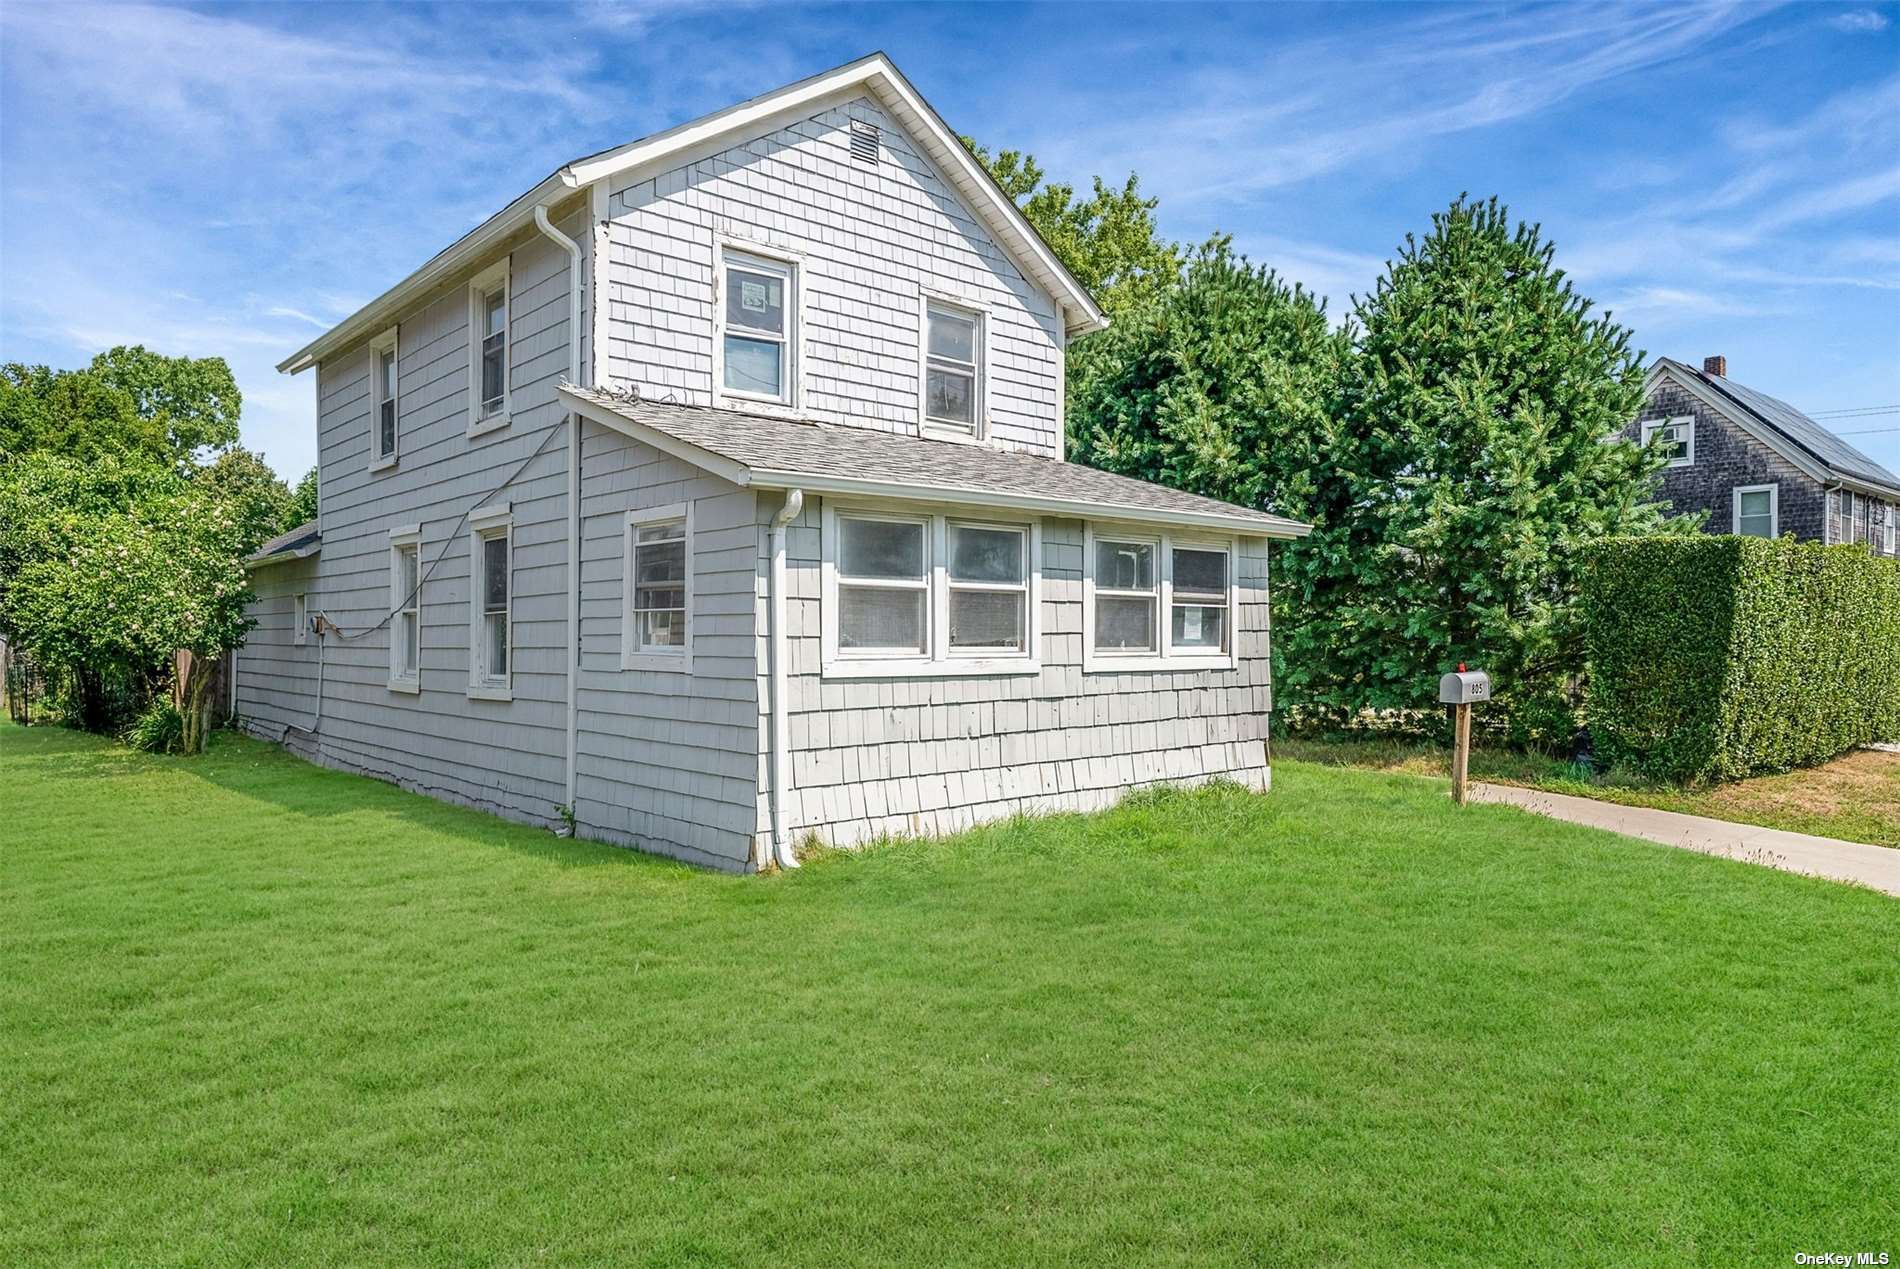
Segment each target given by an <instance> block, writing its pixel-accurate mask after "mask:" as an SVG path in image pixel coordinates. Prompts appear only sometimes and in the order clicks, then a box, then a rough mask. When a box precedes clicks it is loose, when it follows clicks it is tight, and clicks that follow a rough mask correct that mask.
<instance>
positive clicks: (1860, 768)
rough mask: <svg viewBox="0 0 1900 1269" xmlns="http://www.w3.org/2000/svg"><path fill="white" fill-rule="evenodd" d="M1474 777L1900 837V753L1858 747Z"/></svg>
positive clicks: (1405, 752)
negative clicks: (1675, 779)
mask: <svg viewBox="0 0 1900 1269" xmlns="http://www.w3.org/2000/svg"><path fill="white" fill-rule="evenodd" d="M1274 753H1275V755H1276V756H1278V757H1291V758H1293V759H1294V760H1296V761H1300V762H1316V763H1322V764H1325V765H1328V766H1342V767H1361V768H1365V769H1367V770H1373V771H1402V772H1406V773H1408V774H1411V775H1429V776H1439V777H1443V778H1445V779H1449V778H1450V777H1451V751H1450V749H1449V748H1447V747H1446V746H1444V745H1434V744H1430V743H1427V742H1424V741H1414V740H1400V739H1385V738H1379V739H1372V738H1367V739H1333V738H1324V739H1322V738H1316V737H1306V736H1300V737H1289V738H1287V739H1283V740H1276V741H1275V742H1274ZM1471 777H1472V779H1474V780H1491V781H1495V782H1497V783H1499V784H1521V785H1525V786H1528V787H1530V788H1536V789H1548V790H1550V791H1551V792H1552V793H1568V794H1572V795H1574V796H1576V797H1585V798H1596V799H1598V800H1599V801H1604V802H1619V803H1622V804H1623V805H1625V806H1649V807H1654V808H1656V809H1657V810H1659V811H1680V812H1682V813H1683V814H1685V815H1706V816H1708V817H1709V818H1711V819H1718V820H1728V821H1730V822H1732V823H1737V824H1759V825H1761V826H1762V827H1764V828H1781V829H1787V830H1789V831H1790V832H1795V833H1812V834H1814V835H1815V836H1817V837H1837V838H1840V839H1842V840H1844V841H1850V842H1867V843H1869V844H1871V845H1874V846H1900V753H1884V752H1879V751H1875V750H1871V749H1863V750H1856V751H1855V752H1853V753H1848V754H1843V755H1841V756H1840V757H1838V758H1835V759H1834V760H1833V761H1831V762H1824V763H1822V764H1820V765H1819V766H1814V767H1803V768H1801V769H1799V770H1796V771H1786V772H1782V773H1780V774H1778V775H1765V776H1756V777H1755V778H1753V779H1750V780H1737V781H1735V782H1734V783H1732V784H1704V785H1696V786H1692V787H1688V788H1682V787H1678V786H1675V785H1668V784H1658V783H1656V782H1654V781H1648V780H1643V779H1640V778H1638V777H1636V776H1632V775H1630V774H1628V773H1626V772H1621V771H1611V772H1585V771H1583V770H1581V769H1579V768H1578V766H1577V765H1576V764H1575V763H1572V762H1567V761H1564V760H1562V759H1558V758H1548V757H1540V756H1539V755H1537V754H1529V753H1520V752H1516V751H1513V750H1509V749H1473V750H1472V753H1471ZM1896 1263H1900V1256H1897V1257H1896Z"/></svg>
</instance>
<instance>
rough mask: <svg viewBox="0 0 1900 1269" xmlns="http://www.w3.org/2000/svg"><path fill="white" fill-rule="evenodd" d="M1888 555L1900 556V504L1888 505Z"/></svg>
mask: <svg viewBox="0 0 1900 1269" xmlns="http://www.w3.org/2000/svg"><path fill="white" fill-rule="evenodd" d="M1886 523H1887V554H1889V555H1894V554H1900V503H1892V502H1890V503H1888V504H1887V521H1886Z"/></svg>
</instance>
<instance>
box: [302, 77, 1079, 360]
mask: <svg viewBox="0 0 1900 1269" xmlns="http://www.w3.org/2000/svg"><path fill="white" fill-rule="evenodd" d="M843 92H862V93H864V94H866V95H869V96H871V97H873V98H874V99H876V101H877V102H878V104H879V105H880V106H882V107H883V108H884V109H885V110H886V111H888V112H889V113H890V115H891V117H892V118H894V119H895V120H896V121H897V122H898V123H899V124H900V125H902V126H903V127H904V129H905V130H906V131H908V132H909V133H910V134H911V136H913V137H914V138H916V140H917V142H918V144H919V146H920V147H921V148H922V149H923V151H924V153H925V154H926V155H927V156H928V157H929V158H930V160H931V161H932V162H933V163H935V164H936V165H937V168H938V169H939V170H940V171H942V172H943V173H944V174H945V175H946V176H948V177H949V179H950V183H951V184H952V185H953V186H954V187H955V188H956V192H957V193H958V194H960V195H961V196H962V197H963V199H964V201H965V202H967V203H968V204H969V206H970V209H971V210H972V211H974V212H975V213H976V215H977V217H978V219H979V220H981V221H982V223H983V226H984V228H986V229H988V230H989V231H990V232H991V233H992V234H994V235H995V236H996V239H997V242H998V243H999V244H1000V245H1001V246H1002V247H1003V248H1004V250H1006V251H1008V252H1009V253H1010V256H1011V258H1013V259H1014V260H1015V261H1016V262H1017V264H1018V265H1019V266H1020V267H1021V268H1022V269H1023V271H1024V273H1025V274H1026V275H1027V276H1028V277H1029V278H1031V279H1032V280H1033V281H1035V282H1036V283H1037V284H1039V285H1040V286H1041V287H1042V288H1043V289H1044V290H1046V291H1048V292H1049V294H1050V295H1052V296H1053V297H1055V301H1056V305H1057V308H1058V310H1059V312H1060V313H1061V315H1062V316H1063V324H1064V328H1065V330H1066V331H1067V333H1068V334H1070V335H1082V334H1087V333H1088V332H1089V331H1093V330H1101V329H1102V328H1103V327H1105V326H1107V325H1108V319H1107V318H1106V317H1104V316H1103V315H1102V310H1101V309H1100V308H1099V307H1097V305H1096V303H1095V300H1094V297H1092V296H1091V295H1089V293H1088V291H1087V290H1086V289H1085V288H1084V287H1083V286H1082V284H1081V283H1080V282H1077V281H1076V280H1075V276H1074V275H1073V274H1071V273H1070V272H1069V270H1068V269H1067V268H1066V267H1065V266H1064V265H1063V263H1062V261H1061V260H1059V259H1058V258H1057V257H1056V253H1055V252H1054V251H1053V250H1051V249H1050V247H1049V244H1048V243H1046V242H1044V241H1043V239H1042V235H1040V234H1038V233H1037V232H1036V230H1035V228H1034V227H1033V226H1032V225H1030V223H1029V221H1028V218H1026V217H1025V216H1024V215H1023V214H1022V211H1021V210H1020V209H1019V208H1018V207H1017V206H1016V204H1015V203H1014V202H1013V201H1012V200H1011V199H1010V197H1009V195H1007V194H1005V193H1004V192H1003V190H1002V187H1001V186H999V185H997V183H996V181H995V180H994V179H993V178H992V177H991V176H990V174H989V172H988V171H987V170H985V169H984V167H983V165H982V164H981V163H978V162H977V161H976V159H975V157H974V156H973V155H971V154H970V152H969V151H968V150H967V149H965V148H964V146H963V143H962V142H961V141H959V140H958V139H957V135H956V133H954V132H952V131H951V130H950V127H949V125H948V124H946V123H944V121H943V119H942V117H941V116H939V115H938V114H937V112H936V111H935V110H934V109H932V108H931V106H930V103H929V102H927V101H925V100H924V99H923V98H922V97H921V96H919V95H918V93H917V90H916V89H915V88H913V87H911V84H910V81H909V80H907V79H905V78H904V76H903V75H902V74H900V73H899V72H898V69H897V67H896V66H894V65H893V64H892V63H891V60H890V58H888V57H886V56H885V55H884V54H883V53H872V54H870V55H868V56H866V57H861V58H859V59H858V60H856V61H854V62H846V63H845V64H844V65H843V66H839V67H835V68H833V69H831V70H828V71H823V72H821V73H819V74H817V75H813V76H811V77H810V78H808V79H801V80H799V81H798V82H797V83H795V84H787V85H786V86H785V87H783V88H777V89H774V90H773V91H771V92H769V93H764V94H762V95H760V96H757V97H754V98H752V99H751V100H749V101H743V102H740V103H739V104H738V105H736V106H728V107H727V108H726V109H724V110H720V111H716V112H715V113H713V114H710V115H704V116H702V117H700V118H698V119H693V120H690V121H688V122H686V123H682V124H680V125H678V126H677V127H673V128H668V129H667V130H666V131H664V132H656V133H654V134H653V135H652V136H648V137H642V138H641V139H639V140H637V141H630V142H628V143H627V144H625V145H621V146H616V147H614V148H613V149H610V150H602V151H600V152H599V153H598V154H590V155H587V156H585V157H582V158H578V159H574V160H573V161H571V162H569V163H565V164H563V165H562V166H560V167H558V168H556V169H555V170H554V171H553V172H551V173H550V174H549V175H548V176H547V177H546V178H545V179H544V180H542V181H541V182H540V183H539V184H537V185H535V186H534V187H533V188H532V189H530V190H528V191H527V192H526V193H524V194H522V195H521V196H520V197H519V198H516V199H515V200H514V201H513V202H511V203H509V204H508V205H507V206H506V207H504V208H502V209H501V210H500V211H498V212H496V213H495V214H494V215H493V216H490V217H489V218H488V219H487V220H485V221H483V222H482V223H481V224H480V225H477V226H476V227H475V228H474V229H471V230H470V231H469V232H468V233H466V234H464V235H463V236H462V237H460V238H458V239H457V240H456V241H455V242H453V243H451V244H450V245H449V246H447V247H445V248H443V249H442V250H441V251H439V252H437V253H436V254H435V255H434V256H432V257H430V258H429V260H428V261H426V262H425V263H424V264H423V265H422V267H421V268H419V269H417V270H416V271H415V272H414V273H411V274H410V275H409V276H408V277H406V278H404V279H403V280H402V281H401V282H398V283H397V284H396V285H395V286H393V287H391V288H390V289H389V290H387V291H385V292H383V293H382V294H381V295H379V296H377V297H376V298H375V299H373V300H371V301H370V302H369V303H368V304H365V305H364V306H363V307H362V308H360V309H358V310H357V311H356V312H355V313H353V314H351V315H350V316H349V317H346V318H344V319H343V321H341V322H339V323H338V324H337V325H336V326H333V327H332V328H330V330H328V331H326V332H325V333H324V334H322V335H320V336H318V337H317V338H316V339H313V340H311V341H310V342H309V343H308V344H306V345H304V346H303V347H302V348H300V349H298V350H297V351H296V352H294V353H292V354H291V355H290V356H289V357H286V358H285V359H284V360H283V361H281V362H279V363H278V365H277V369H278V370H280V371H283V372H285V373H287V374H296V373H298V372H299V371H301V370H304V369H306V368H308V367H310V366H312V365H314V364H316V363H317V362H318V361H321V360H322V359H323V358H324V357H327V356H329V355H330V354H331V353H333V352H336V351H338V350H339V349H342V348H344V347H346V346H348V345H350V344H353V343H355V342H356V341H357V340H359V339H362V338H363V337H364V336H366V335H368V334H370V333H371V332H372V331H375V330H378V329H380V328H381V327H383V326H387V325H388V322H389V318H390V317H391V316H392V315H393V314H394V313H396V312H398V311H400V310H401V309H403V308H406V307H408V305H409V304H410V303H411V302H412V301H413V300H414V299H415V298H416V297H417V296H420V295H422V294H424V293H425V292H428V291H430V290H432V289H433V288H435V287H436V286H439V285H441V284H442V283H444V282H446V281H449V280H451V279H452V278H453V277H454V276H455V275H456V274H458V273H460V272H462V271H463V270H465V269H469V268H472V267H474V266H475V265H477V264H479V263H482V262H484V261H485V260H486V258H487V257H488V256H489V255H490V254H491V253H493V252H494V251H495V250H496V249H497V248H498V247H499V246H500V244H501V243H502V242H503V241H505V240H506V239H507V238H509V237H511V236H513V235H514V234H516V233H520V232H521V231H523V230H525V229H526V228H527V227H528V226H529V225H531V224H533V223H534V209H535V208H536V207H537V206H549V205H551V204H553V203H555V202H559V201H561V200H563V199H566V198H569V197H571V196H572V195H574V194H575V193H576V192H577V191H579V190H581V189H584V188H586V187H588V186H590V185H592V184H593V183H594V182H596V181H600V180H605V179H607V178H609V177H615V176H621V175H623V174H625V173H628V172H632V171H635V170H637V169H649V168H658V167H661V166H663V165H668V164H670V163H671V162H672V161H674V160H677V159H678V158H679V157H680V156H681V155H683V154H685V153H687V152H689V151H695V150H698V149H700V148H701V147H704V146H706V145H709V144H711V143H714V142H716V141H718V140H720V139H723V138H730V137H735V136H738V135H743V134H748V133H757V132H764V131H769V130H770V129H771V128H772V127H776V126H779V125H780V124H782V123H783V122H785V121H786V120H785V119H784V118H783V116H786V115H788V114H796V113H797V112H799V111H801V110H806V109H808V108H810V107H811V106H812V104H813V103H815V102H819V101H823V100H825V99H828V98H831V97H834V96H835V95H837V94H839V93H843Z"/></svg>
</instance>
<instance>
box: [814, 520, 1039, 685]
mask: <svg viewBox="0 0 1900 1269" xmlns="http://www.w3.org/2000/svg"><path fill="white" fill-rule="evenodd" d="M823 534H824V538H823V543H822V546H823V554H824V594H823V598H822V605H823V607H822V613H821V624H822V633H823V643H824V656H823V662H824V665H823V671H824V673H825V674H826V675H827V676H831V677H859V678H862V677H876V676H883V675H943V676H950V675H959V674H1018V673H1020V674H1033V673H1035V672H1037V670H1038V669H1039V668H1040V666H1039V662H1038V658H1037V656H1036V647H1037V642H1036V641H1037V637H1038V632H1039V629H1040V618H1039V616H1038V613H1037V602H1036V601H1037V590H1038V586H1039V582H1040V577H1041V569H1040V567H1039V566H1038V564H1037V553H1038V550H1039V540H1040V536H1041V533H1040V527H1039V526H1038V525H1036V524H1033V523H1031V524H1008V523H995V522H990V521H985V520H971V519H965V518H963V517H960V516H952V515H915V514H906V513H903V512H898V511H884V510H874V509H862V510H861V509H858V508H851V507H847V508H843V509H838V508H834V507H830V506H827V507H826V509H825V518H824V527H823Z"/></svg>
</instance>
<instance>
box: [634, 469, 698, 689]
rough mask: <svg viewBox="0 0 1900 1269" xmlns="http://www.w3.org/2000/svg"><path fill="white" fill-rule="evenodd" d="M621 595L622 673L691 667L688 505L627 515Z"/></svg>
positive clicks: (690, 514)
mask: <svg viewBox="0 0 1900 1269" xmlns="http://www.w3.org/2000/svg"><path fill="white" fill-rule="evenodd" d="M625 572H626V579H627V580H626V590H625V593H626V596H627V611H626V614H625V623H626V624H625V626H624V628H623V629H624V634H623V635H622V638H621V648H620V653H621V658H620V659H621V664H622V666H623V667H625V668H627V669H649V670H680V671H688V670H690V669H691V668H692V657H693V618H692V608H693V508H692V504H690V503H684V504H676V505H673V506H667V507H653V508H650V509H648V510H644V511H630V512H628V513H627V542H626V560H625Z"/></svg>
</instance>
